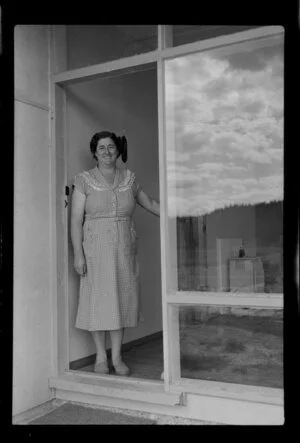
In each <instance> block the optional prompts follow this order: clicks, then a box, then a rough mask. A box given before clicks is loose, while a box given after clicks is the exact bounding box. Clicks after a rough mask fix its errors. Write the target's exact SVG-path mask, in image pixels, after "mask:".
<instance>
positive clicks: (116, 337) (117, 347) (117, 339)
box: [109, 328, 124, 366]
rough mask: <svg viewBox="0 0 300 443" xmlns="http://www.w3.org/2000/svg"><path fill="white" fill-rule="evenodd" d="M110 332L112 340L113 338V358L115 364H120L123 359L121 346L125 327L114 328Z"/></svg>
mask: <svg viewBox="0 0 300 443" xmlns="http://www.w3.org/2000/svg"><path fill="white" fill-rule="evenodd" d="M109 332H110V340H111V358H112V363H113V365H114V366H115V365H117V364H119V362H120V361H121V360H122V357H121V347H122V341H123V336H124V328H122V329H114V330H112V331H109Z"/></svg>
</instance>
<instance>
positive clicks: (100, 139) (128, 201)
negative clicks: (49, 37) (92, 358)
mask: <svg viewBox="0 0 300 443" xmlns="http://www.w3.org/2000/svg"><path fill="white" fill-rule="evenodd" d="M90 150H91V152H92V155H93V157H94V159H95V160H96V162H97V166H96V167H94V168H93V169H90V170H88V171H84V172H82V173H80V174H78V175H77V176H76V177H75V180H74V191H73V196H72V211H71V238H72V244H73V249H74V267H75V270H76V271H77V273H78V274H79V275H80V295H79V305H78V312H77V318H76V327H77V328H80V329H85V330H88V331H90V332H91V333H92V336H93V339H94V342H95V345H96V350H97V357H96V362H95V366H94V370H95V372H97V373H101V374H107V373H109V367H108V363H107V356H106V348H105V338H106V335H105V334H106V331H109V333H110V338H111V345H112V364H113V367H114V370H115V372H116V374H117V375H129V373H130V370H129V368H128V367H127V365H126V364H125V363H124V361H123V360H122V357H121V346H122V340H123V335H124V328H126V327H135V326H137V324H138V320H139V315H140V310H139V300H140V275H139V263H138V255H137V246H138V245H137V243H138V239H137V234H136V231H135V227H134V224H133V219H132V216H133V213H134V210H135V206H136V203H138V204H139V205H140V206H142V207H143V208H144V209H146V210H147V211H149V212H151V213H152V214H155V215H157V216H159V211H160V207H159V203H158V202H157V201H155V200H153V199H151V198H150V197H149V196H147V194H146V193H145V192H144V191H143V190H142V188H141V186H140V185H139V184H138V183H137V181H136V179H135V174H134V173H133V172H131V171H130V170H129V169H126V168H124V169H123V168H118V167H117V164H116V162H117V159H118V157H119V156H121V158H122V160H123V162H124V163H125V162H126V161H127V141H126V138H125V137H118V136H116V134H114V133H113V132H108V131H102V132H97V133H96V134H94V136H93V137H92V139H91V142H90Z"/></svg>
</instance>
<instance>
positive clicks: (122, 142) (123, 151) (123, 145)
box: [90, 131, 128, 163]
mask: <svg viewBox="0 0 300 443" xmlns="http://www.w3.org/2000/svg"><path fill="white" fill-rule="evenodd" d="M102 138H111V139H112V141H113V142H114V144H115V145H116V148H117V150H118V157H120V155H121V157H122V160H123V162H124V163H126V162H127V157H128V155H127V140H126V137H125V136H124V135H123V136H122V137H118V136H117V135H116V134H115V133H114V132H110V131H101V132H96V134H94V135H93V137H92V139H91V141H90V149H91V153H92V154H93V157H94V159H95V160H97V158H96V156H95V153H96V150H97V145H98V142H99V140H101V139H102ZM118 157H117V158H118Z"/></svg>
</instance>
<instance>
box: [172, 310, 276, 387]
mask: <svg viewBox="0 0 300 443" xmlns="http://www.w3.org/2000/svg"><path fill="white" fill-rule="evenodd" d="M179 325H180V326H179V328H180V360H181V362H180V363H181V377H183V378H191V379H198V380H200V379H201V380H210V381H218V382H226V383H237V384H245V385H253V386H265V387H270V388H283V312H282V310H278V311H276V310H270V309H249V308H231V307H220V306H213V307H212V306H199V307H198V306H197V307H193V306H184V307H183V306H180V308H179Z"/></svg>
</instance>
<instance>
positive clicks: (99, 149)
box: [97, 145, 117, 152]
mask: <svg viewBox="0 0 300 443" xmlns="http://www.w3.org/2000/svg"><path fill="white" fill-rule="evenodd" d="M107 149H108V150H109V151H110V152H115V151H116V149H117V148H116V147H115V145H108V146H97V151H98V152H106V150H107Z"/></svg>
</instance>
